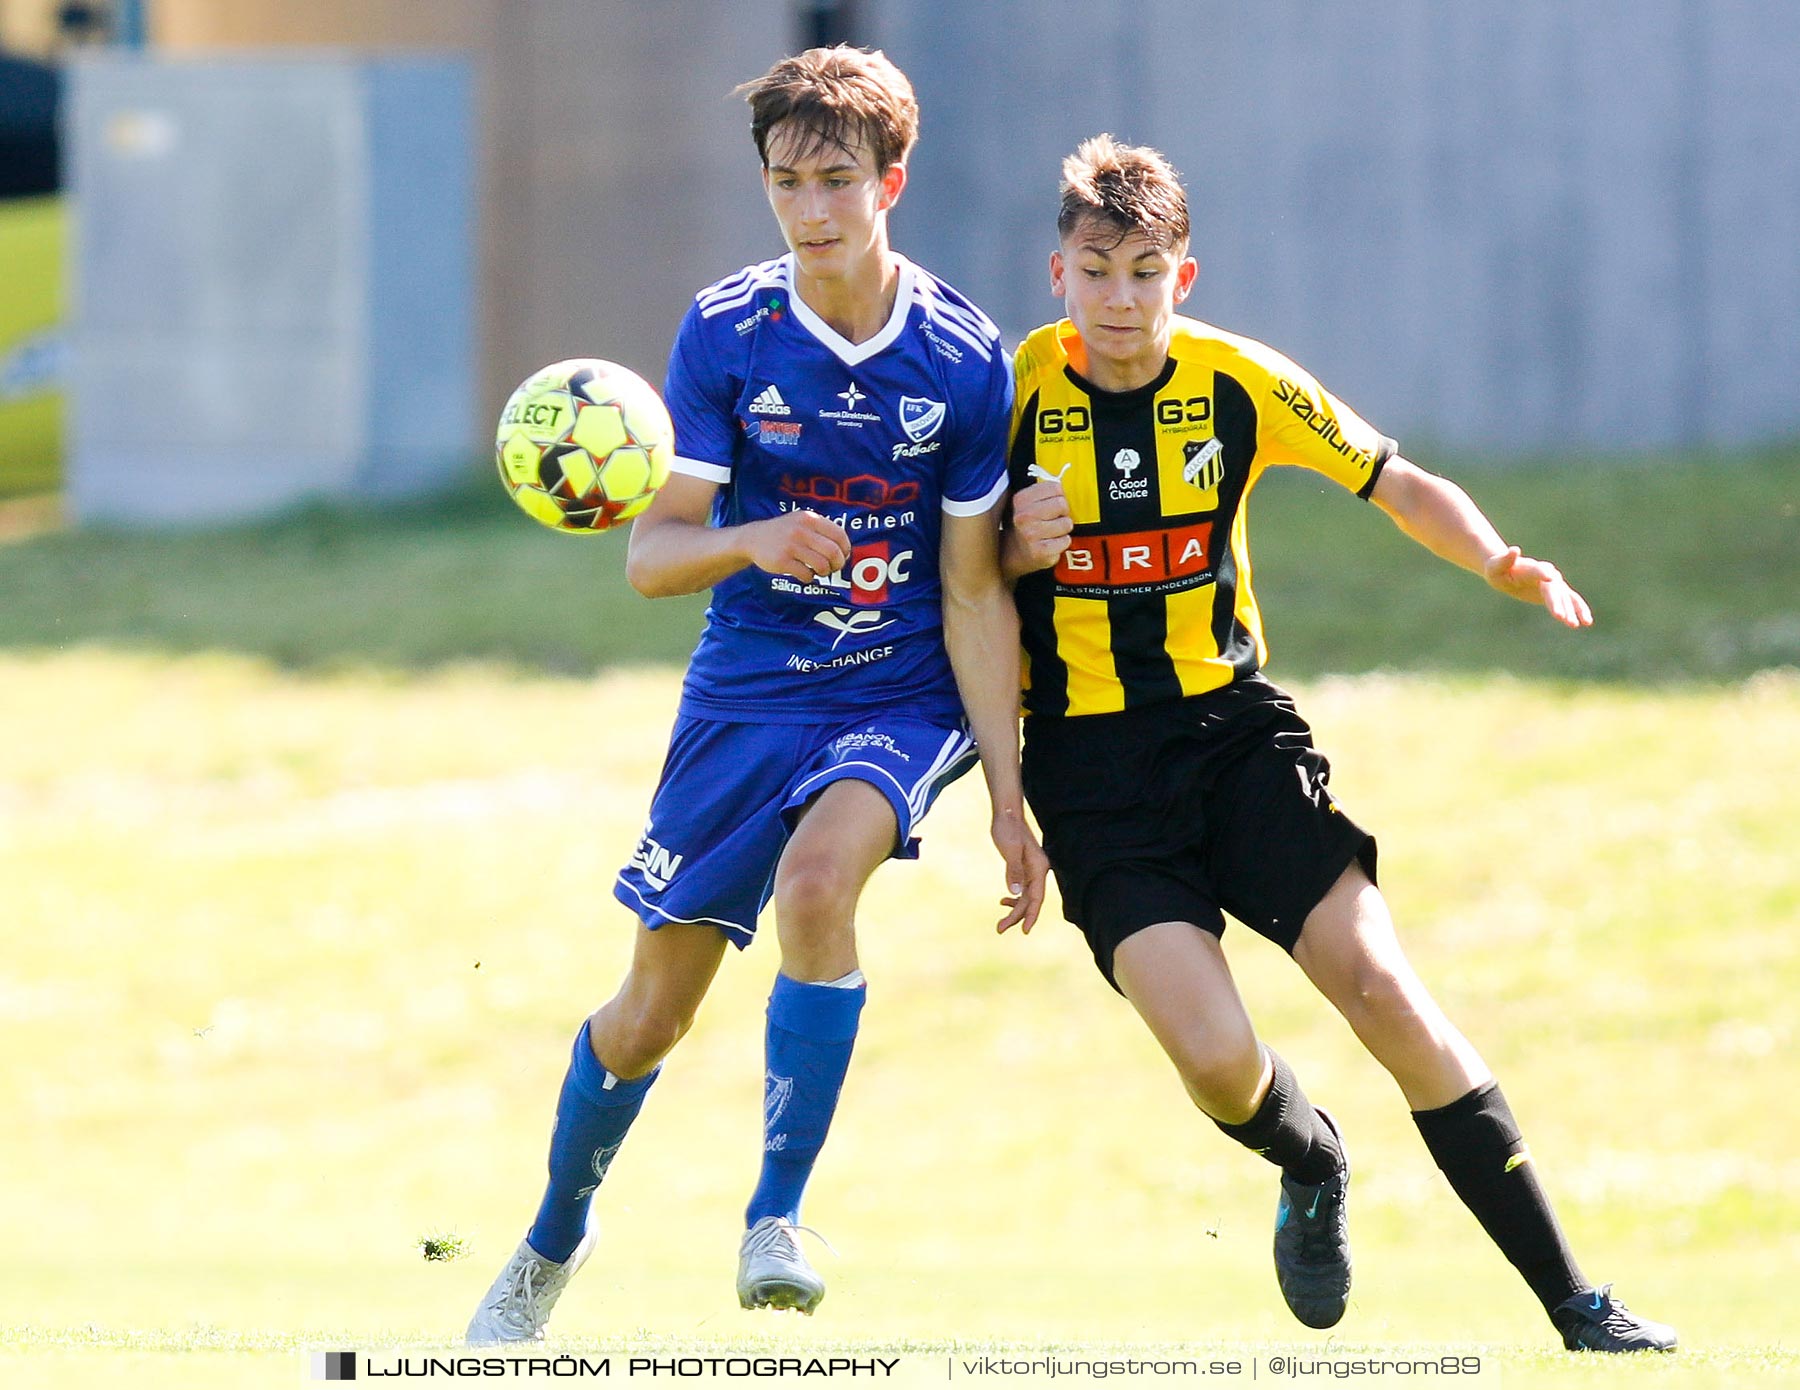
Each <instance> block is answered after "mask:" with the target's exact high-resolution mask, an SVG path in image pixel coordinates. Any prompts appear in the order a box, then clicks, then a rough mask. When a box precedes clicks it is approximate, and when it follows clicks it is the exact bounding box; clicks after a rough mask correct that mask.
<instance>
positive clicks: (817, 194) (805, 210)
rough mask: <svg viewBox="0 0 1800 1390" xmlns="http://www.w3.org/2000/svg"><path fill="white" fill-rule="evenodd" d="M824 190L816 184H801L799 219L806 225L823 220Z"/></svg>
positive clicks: (824, 206)
mask: <svg viewBox="0 0 1800 1390" xmlns="http://www.w3.org/2000/svg"><path fill="white" fill-rule="evenodd" d="M825 208H826V199H825V190H824V189H823V188H821V187H819V185H818V184H803V185H802V186H801V188H800V200H799V213H800V220H801V222H803V223H806V224H808V225H810V224H812V223H815V222H823V221H824V220H825Z"/></svg>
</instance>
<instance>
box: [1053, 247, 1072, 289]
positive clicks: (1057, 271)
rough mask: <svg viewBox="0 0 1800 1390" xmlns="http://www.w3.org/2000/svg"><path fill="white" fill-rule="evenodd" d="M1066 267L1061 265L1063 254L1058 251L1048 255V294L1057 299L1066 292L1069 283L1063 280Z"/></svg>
mask: <svg viewBox="0 0 1800 1390" xmlns="http://www.w3.org/2000/svg"><path fill="white" fill-rule="evenodd" d="M1066 270H1067V267H1065V266H1064V265H1063V253H1062V252H1061V251H1060V250H1056V251H1052V252H1051V253H1050V293H1051V294H1053V295H1055V296H1056V297H1057V298H1058V299H1061V298H1062V297H1063V294H1064V293H1065V292H1066V291H1067V290H1068V288H1069V283H1068V281H1067V280H1066V279H1064V278H1063V277H1064V275H1065V273H1066Z"/></svg>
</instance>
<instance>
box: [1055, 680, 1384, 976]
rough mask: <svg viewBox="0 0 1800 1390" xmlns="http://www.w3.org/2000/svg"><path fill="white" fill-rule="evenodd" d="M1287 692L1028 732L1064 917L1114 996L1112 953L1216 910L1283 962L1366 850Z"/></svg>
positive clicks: (1367, 859) (1206, 924)
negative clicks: (1150, 932) (1158, 928)
mask: <svg viewBox="0 0 1800 1390" xmlns="http://www.w3.org/2000/svg"><path fill="white" fill-rule="evenodd" d="M1330 773H1331V764H1330V763H1328V762H1327V761H1326V760H1325V756H1324V754H1322V753H1320V752H1319V751H1318V750H1317V749H1315V748H1314V747H1313V744H1312V730H1311V729H1310V728H1309V727H1307V723H1306V721H1305V720H1304V719H1302V718H1301V717H1300V712H1299V711H1298V710H1297V709H1295V708H1294V701H1293V698H1292V697H1291V696H1289V695H1288V693H1287V692H1286V691H1284V690H1282V689H1281V688H1280V687H1279V686H1277V685H1274V684H1272V683H1271V682H1269V681H1267V680H1264V679H1263V678H1262V677H1260V676H1252V677H1250V678H1248V679H1245V680H1241V681H1238V682H1235V683H1234V684H1232V685H1229V686H1226V687H1225V688H1224V689H1222V690H1215V691H1209V692H1208V693H1206V694H1204V695H1193V696H1189V697H1188V698H1186V699H1183V700H1172V701H1169V702H1167V703H1165V704H1158V705H1152V706H1145V707H1143V708H1139V709H1131V710H1124V711H1122V712H1120V713H1117V714H1090V715H1081V716H1078V717H1074V718H1067V717H1064V718H1054V717H1052V718H1046V717H1044V716H1038V715H1034V716H1031V717H1029V718H1027V719H1026V721H1025V752H1024V774H1025V796H1026V799H1027V800H1028V801H1029V802H1030V803H1031V809H1032V813H1033V814H1034V815H1035V816H1036V817H1037V821H1038V825H1039V827H1040V828H1041V829H1042V830H1043V832H1044V849H1045V852H1046V853H1048V854H1049V856H1050V864H1051V866H1052V868H1053V869H1054V870H1055V872H1056V882H1057V886H1058V888H1060V889H1061V891H1062V899H1063V913H1064V915H1065V916H1066V917H1068V919H1069V920H1070V921H1071V922H1073V923H1074V924H1075V925H1076V926H1078V927H1080V928H1081V930H1082V934H1083V935H1085V936H1086V937H1087V940H1088V945H1089V947H1091V948H1092V950H1093V952H1094V963H1095V964H1096V965H1098V966H1099V967H1100V973H1101V974H1102V975H1104V976H1106V979H1107V982H1108V983H1109V984H1112V985H1113V987H1114V988H1115V989H1116V988H1118V985H1117V982H1116V981H1114V980H1113V971H1112V962H1113V952H1114V950H1115V949H1117V947H1118V944H1119V943H1120V942H1121V941H1123V940H1124V939H1125V938H1126V937H1128V936H1130V935H1131V934H1132V933H1133V932H1137V931H1141V930H1143V928H1145V927H1148V926H1153V925H1154V924H1156V923H1158V922H1192V923H1194V924H1195V925H1197V926H1200V927H1203V928H1204V929H1206V930H1207V931H1210V932H1212V933H1213V934H1214V935H1223V934H1224V931H1225V918H1224V915H1223V914H1224V913H1226V912H1229V913H1230V914H1231V915H1232V916H1233V917H1235V918H1237V919H1238V920H1239V921H1240V922H1242V923H1244V924H1245V925H1246V926H1248V927H1250V928H1251V929H1253V930H1254V931H1257V932H1259V933H1261V934H1262V935H1263V936H1266V937H1267V938H1268V939H1269V940H1271V941H1273V942H1274V943H1275V944H1276V945H1278V946H1280V947H1281V948H1282V949H1283V950H1284V951H1290V952H1291V951H1292V950H1293V949H1294V942H1295V941H1296V940H1298V939H1299V936H1300V928H1301V927H1302V926H1304V925H1305V923H1306V916H1307V914H1308V913H1309V912H1311V911H1312V910H1313V908H1315V907H1317V906H1318V904H1319V901H1320V899H1322V898H1323V897H1324V896H1325V894H1326V893H1327V892H1328V891H1330V889H1331V886H1332V884H1334V883H1336V882H1337V880H1338V877H1339V876H1340V875H1341V874H1342V873H1343V872H1344V870H1345V869H1346V868H1347V867H1348V866H1349V864H1350V862H1351V861H1352V860H1357V861H1359V862H1360V863H1361V864H1362V867H1363V870H1364V872H1366V873H1367V874H1368V875H1369V878H1370V880H1371V881H1373V880H1374V878H1375V839H1374V837H1373V836H1372V835H1370V834H1369V833H1368V832H1367V831H1365V830H1363V829H1362V827H1360V826H1359V825H1357V824H1356V823H1355V822H1354V821H1352V820H1351V819H1350V817H1348V816H1347V815H1345V814H1344V813H1343V812H1342V811H1341V810H1340V809H1339V808H1338V805H1337V803H1336V802H1335V801H1334V800H1333V799H1332V796H1331V792H1330V789H1329V787H1328V786H1327V785H1326V780H1327V778H1328V777H1329V776H1330Z"/></svg>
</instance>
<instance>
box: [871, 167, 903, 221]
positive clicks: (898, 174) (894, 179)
mask: <svg viewBox="0 0 1800 1390" xmlns="http://www.w3.org/2000/svg"><path fill="white" fill-rule="evenodd" d="M905 188H906V166H905V165H904V164H890V165H888V167H887V168H885V169H883V170H882V171H881V196H880V198H879V199H878V200H877V201H876V204H875V210H876V211H877V212H886V211H887V210H888V209H889V208H891V207H893V205H894V204H895V203H897V202H899V201H900V194H901V192H902V191H903V190H904V189H905Z"/></svg>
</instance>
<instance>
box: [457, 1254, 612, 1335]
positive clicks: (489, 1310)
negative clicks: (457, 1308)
mask: <svg viewBox="0 0 1800 1390" xmlns="http://www.w3.org/2000/svg"><path fill="white" fill-rule="evenodd" d="M593 1246H594V1228H593V1227H592V1226H590V1227H589V1228H588V1230H587V1233H586V1234H585V1235H583V1236H582V1238H581V1244H580V1245H577V1246H576V1247H575V1253H574V1254H572V1255H570V1256H569V1258H568V1259H567V1260H565V1261H563V1263H561V1264H557V1263H556V1262H555V1261H554V1260H546V1259H545V1258H544V1257H543V1256H542V1255H540V1254H538V1252H537V1251H535V1250H533V1249H532V1248H531V1246H530V1245H529V1244H528V1243H527V1242H525V1241H520V1242H519V1248H518V1249H517V1250H515V1251H513V1257H512V1258H511V1259H510V1260H508V1261H507V1262H506V1268H505V1269H503V1270H501V1271H500V1276H499V1278H497V1279H495V1280H494V1282H493V1285H492V1286H491V1287H490V1288H489V1289H488V1291H487V1293H486V1295H485V1296H483V1298H482V1300H481V1303H480V1304H479V1305H478V1306H477V1307H476V1309H475V1316H474V1317H472V1318H470V1319H469V1330H468V1332H467V1333H465V1334H464V1340H465V1341H466V1342H467V1343H468V1344H469V1345H470V1346H472V1347H487V1346H495V1345H498V1344H501V1343H506V1342H541V1341H543V1340H544V1324H545V1323H547V1322H549V1321H550V1310H551V1309H552V1308H554V1307H555V1306H556V1300H557V1299H559V1298H561V1297H562V1291H563V1289H565V1288H566V1287H567V1286H568V1283H569V1277H570V1276H571V1275H572V1274H574V1273H575V1271H576V1270H578V1269H580V1268H581V1266H582V1264H583V1263H584V1262H585V1261H586V1260H587V1257H588V1252H589V1251H590V1250H591V1249H593Z"/></svg>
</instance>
